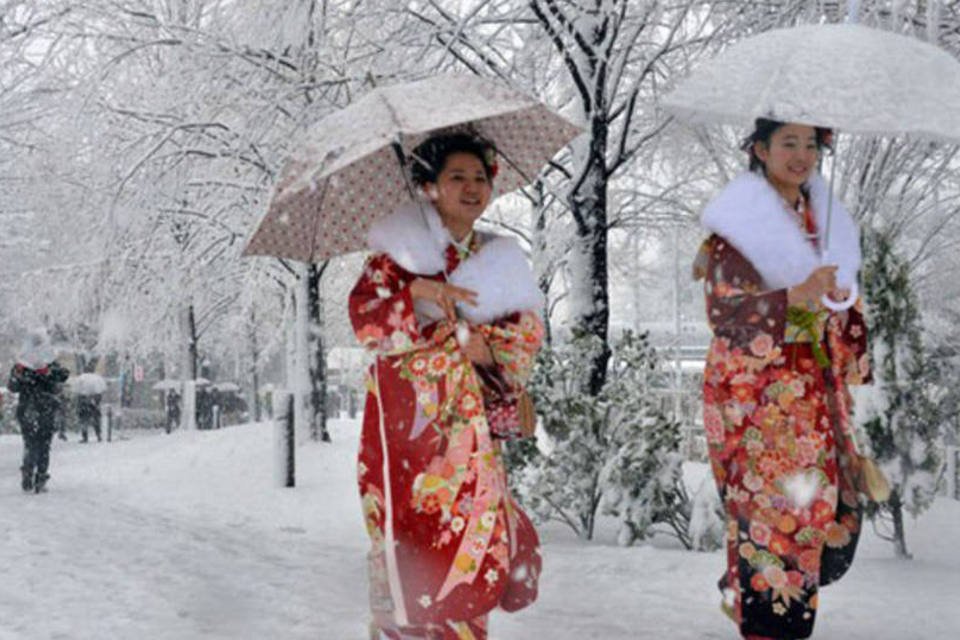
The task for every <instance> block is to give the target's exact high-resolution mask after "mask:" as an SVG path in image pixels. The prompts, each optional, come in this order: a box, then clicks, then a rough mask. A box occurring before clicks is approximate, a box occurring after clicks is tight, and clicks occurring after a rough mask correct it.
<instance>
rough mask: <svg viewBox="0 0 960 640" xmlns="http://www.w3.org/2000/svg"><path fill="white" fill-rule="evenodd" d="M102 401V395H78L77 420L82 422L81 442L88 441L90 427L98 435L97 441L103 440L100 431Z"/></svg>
mask: <svg viewBox="0 0 960 640" xmlns="http://www.w3.org/2000/svg"><path fill="white" fill-rule="evenodd" d="M100 401H101V395H100V394H99V393H95V394H84V395H80V396H77V422H79V423H80V442H87V434H88V431H89V429H91V428H92V429H93V433H94V435H95V436H97V442H102V441H103V438H102V436H101V433H100V419H101V414H100Z"/></svg>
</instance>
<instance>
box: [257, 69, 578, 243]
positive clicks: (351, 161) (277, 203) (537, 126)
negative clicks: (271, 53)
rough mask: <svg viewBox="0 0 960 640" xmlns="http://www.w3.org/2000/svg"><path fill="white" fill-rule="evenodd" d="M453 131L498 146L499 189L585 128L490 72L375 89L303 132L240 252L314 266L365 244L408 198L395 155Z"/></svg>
mask: <svg viewBox="0 0 960 640" xmlns="http://www.w3.org/2000/svg"><path fill="white" fill-rule="evenodd" d="M459 129H467V130H469V131H472V132H474V133H476V134H477V135H479V136H481V137H483V138H485V139H487V140H488V141H491V142H493V143H494V145H495V146H496V148H497V152H498V154H499V156H500V158H501V159H502V160H503V162H501V163H499V165H500V168H501V171H500V173H499V174H498V176H497V179H496V181H495V186H496V189H497V190H498V191H499V192H500V193H507V192H510V191H514V190H516V189H518V188H520V187H522V186H524V185H527V184H529V183H530V182H532V181H533V179H534V178H536V176H537V174H538V173H539V171H540V170H541V169H542V168H543V166H544V165H545V164H546V163H547V162H548V161H549V160H550V158H552V157H553V156H554V155H555V154H556V153H557V152H558V151H559V150H560V149H561V148H563V146H564V145H566V144H567V143H568V142H570V141H571V140H572V139H573V138H575V137H576V136H577V135H579V134H580V133H581V132H582V130H581V128H580V127H578V126H576V125H574V124H572V123H571V122H569V121H567V120H566V119H565V118H562V117H561V116H559V115H557V114H555V113H554V112H552V111H551V110H550V109H548V108H547V107H546V106H545V105H543V104H541V103H540V102H538V101H537V100H534V99H533V98H530V97H529V96H527V95H524V94H522V93H520V92H518V91H516V90H514V89H511V88H509V87H506V86H504V85H502V84H500V83H499V82H496V81H493V80H490V79H488V78H480V77H476V76H457V75H444V76H438V77H434V78H428V79H426V80H420V81H417V82H410V83H406V84H398V85H393V86H389V87H384V88H381V89H374V90H372V91H370V92H369V93H367V94H366V95H365V96H363V97H362V98H360V99H359V100H357V101H356V102H354V103H353V104H351V105H350V106H348V107H346V108H345V109H342V110H340V111H337V112H335V113H333V114H331V115H329V116H327V117H326V118H324V119H322V120H320V121H319V122H317V123H316V124H315V125H313V126H312V127H311V128H310V129H309V130H308V131H307V132H306V134H305V135H304V141H303V143H302V144H301V145H300V146H299V147H298V149H297V150H296V151H295V153H294V155H293V157H292V158H291V159H290V161H289V162H288V163H287V165H286V166H285V167H284V169H283V172H282V174H281V176H280V180H279V181H278V183H277V187H276V190H275V192H274V195H273V198H272V200H271V202H270V207H269V209H268V211H267V214H266V215H265V216H264V218H263V220H261V222H260V224H259V226H258V228H257V230H256V231H255V233H254V234H253V236H252V237H251V238H250V241H249V243H248V244H247V247H246V248H245V249H244V255H272V256H279V257H283V258H291V259H294V260H299V261H301V262H317V261H320V260H325V259H327V258H330V257H332V256H335V255H340V254H344V253H350V252H351V251H358V250H361V249H364V248H365V245H366V234H367V230H368V229H369V228H370V225H371V224H372V223H373V221H374V220H376V219H377V218H378V217H380V216H383V215H387V214H388V213H390V212H391V211H393V210H394V209H395V208H396V207H397V205H399V204H401V203H403V202H405V201H408V200H409V199H410V188H409V183H408V181H407V178H406V177H405V175H404V170H405V169H404V166H403V164H402V162H405V161H406V160H405V159H404V160H401V158H404V157H405V156H407V155H408V154H410V152H411V151H412V150H413V148H415V147H416V146H417V145H418V144H419V143H420V142H422V141H423V140H425V139H426V138H427V137H429V135H430V134H432V133H436V132H439V131H446V130H459ZM398 156H400V158H398Z"/></svg>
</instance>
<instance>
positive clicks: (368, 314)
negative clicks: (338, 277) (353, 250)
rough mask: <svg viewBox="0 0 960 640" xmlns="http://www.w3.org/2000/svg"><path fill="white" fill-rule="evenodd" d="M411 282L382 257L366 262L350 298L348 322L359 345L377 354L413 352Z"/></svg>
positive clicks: (415, 333) (416, 332)
mask: <svg viewBox="0 0 960 640" xmlns="http://www.w3.org/2000/svg"><path fill="white" fill-rule="evenodd" d="M412 279H413V278H412V276H411V275H410V274H408V273H406V272H404V271H403V269H401V268H400V267H399V266H398V265H397V264H396V263H395V262H394V261H393V260H392V259H391V258H390V257H389V256H387V255H386V254H382V253H381V254H376V255H374V256H371V257H370V259H369V260H367V264H366V265H365V267H364V270H363V274H362V275H361V277H360V280H359V281H358V282H357V284H356V286H354V288H353V291H352V292H351V294H350V320H351V322H352V323H353V328H354V332H355V333H356V335H357V340H358V341H359V342H360V344H362V345H363V346H364V347H366V348H367V349H369V350H371V351H376V352H378V353H381V354H393V353H403V352H405V351H409V350H410V349H413V348H416V346H417V343H418V342H419V341H420V339H421V336H420V331H419V329H418V327H417V319H416V315H415V314H414V307H413V298H412V297H411V295H410V289H409V288H408V284H409V282H410V281H412Z"/></svg>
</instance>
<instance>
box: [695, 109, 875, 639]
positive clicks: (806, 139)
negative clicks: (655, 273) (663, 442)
mask: <svg viewBox="0 0 960 640" xmlns="http://www.w3.org/2000/svg"><path fill="white" fill-rule="evenodd" d="M829 143H830V131H829V130H827V129H821V128H814V127H809V126H805V125H800V124H791V123H783V122H775V121H772V120H765V119H759V120H757V122H756V129H755V131H754V132H753V134H751V135H750V136H749V137H748V138H747V139H746V141H745V143H744V150H746V151H747V152H748V153H749V155H750V171H748V172H746V173H744V174H742V175H740V176H738V177H737V178H735V179H734V180H733V181H732V182H730V183H729V184H728V185H727V186H726V187H724V189H723V190H722V191H721V192H720V194H719V195H717V196H716V197H715V198H714V199H713V200H712V201H711V202H710V203H709V204H708V205H707V207H706V209H705V210H704V213H703V217H702V222H703V224H704V226H705V227H706V229H707V230H708V231H709V232H710V233H711V235H710V236H709V238H708V239H707V240H706V241H705V242H704V244H703V246H702V247H701V250H700V253H699V255H698V257H697V261H696V264H695V266H694V273H695V277H696V278H698V279H700V278H702V279H704V280H705V287H704V291H705V296H706V303H707V305H706V308H707V320H708V322H709V323H710V326H711V328H712V330H713V334H714V337H713V340H712V342H711V345H710V349H709V352H708V355H707V363H706V368H705V371H704V386H703V392H704V413H703V421H704V427H705V430H706V435H707V442H708V446H709V454H710V463H711V466H712V469H713V474H714V476H715V479H716V482H717V486H718V488H719V490H720V496H721V498H722V499H723V503H724V507H725V510H726V515H727V527H728V537H727V563H728V566H727V570H726V572H725V573H724V575H723V577H722V578H721V580H720V584H719V586H720V589H721V591H722V593H723V596H724V599H723V609H724V611H725V612H726V613H727V614H728V615H729V616H730V617H731V618H733V620H734V621H735V622H736V623H737V624H738V625H739V628H740V633H741V634H742V635H743V636H744V637H745V638H749V639H757V640H759V639H766V638H807V637H809V636H810V635H811V633H812V632H813V625H814V620H815V617H816V612H817V604H818V598H819V587H821V586H823V585H825V584H828V583H830V582H832V581H834V580H836V579H838V578H839V577H840V576H841V575H843V573H844V572H845V571H846V570H847V568H849V566H850V563H851V562H852V559H853V554H854V551H855V549H856V544H857V539H858V537H859V531H860V523H861V510H860V507H859V503H858V497H857V492H856V489H855V488H854V480H853V479H854V478H856V475H857V473H858V470H857V469H853V468H852V466H854V465H855V464H856V461H857V460H858V458H857V457H856V456H855V455H854V453H855V452H854V451H852V450H845V449H844V448H842V447H847V448H849V447H850V443H851V442H852V440H851V438H849V437H844V438H842V444H841V445H838V444H837V441H836V434H837V433H843V434H849V433H850V430H851V429H852V427H851V424H850V418H849V416H850V412H851V409H852V407H851V400H850V395H849V393H848V391H847V386H848V385H854V384H865V383H868V382H869V379H870V367H869V363H868V359H867V355H866V353H867V351H866V326H865V324H864V319H863V316H862V313H861V309H862V301H858V303H857V305H855V306H854V307H853V308H851V309H849V310H848V311H844V312H840V313H832V312H829V311H828V310H827V309H826V308H825V307H824V306H823V304H822V303H821V300H822V297H823V296H824V295H826V296H830V297H831V298H833V299H835V300H837V299H844V298H846V297H847V294H848V289H849V288H850V287H851V285H852V284H853V283H854V282H855V280H856V278H857V274H858V271H859V269H860V261H861V256H860V242H859V231H858V229H857V226H856V224H855V223H854V221H853V220H852V219H851V217H850V215H849V213H848V212H847V211H846V210H845V209H844V208H843V205H842V204H841V203H840V202H839V201H838V200H837V199H835V198H834V197H833V195H832V194H831V193H830V189H829V188H828V185H827V184H826V182H825V181H824V180H823V179H822V178H821V177H820V176H819V175H818V174H817V172H816V169H817V166H818V163H819V159H820V154H821V152H822V151H823V150H824V149H825V148H828V146H829ZM830 198H833V202H832V204H829V199H830ZM828 206H830V207H832V223H831V225H832V226H831V228H830V241H829V248H830V252H829V254H830V257H831V260H832V261H834V262H835V263H834V264H833V265H828V266H821V263H820V259H819V252H820V250H821V249H822V247H821V246H820V243H821V242H823V236H822V234H821V231H822V229H824V228H825V226H826V225H825V220H826V215H827V210H828Z"/></svg>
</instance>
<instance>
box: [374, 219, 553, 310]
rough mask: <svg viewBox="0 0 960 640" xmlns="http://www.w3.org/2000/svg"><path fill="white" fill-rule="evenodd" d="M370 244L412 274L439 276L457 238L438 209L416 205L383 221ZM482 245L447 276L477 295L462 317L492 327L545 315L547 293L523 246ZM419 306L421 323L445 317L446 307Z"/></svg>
mask: <svg viewBox="0 0 960 640" xmlns="http://www.w3.org/2000/svg"><path fill="white" fill-rule="evenodd" d="M367 241H368V244H369V246H370V248H371V249H372V250H374V251H380V252H383V253H386V254H388V255H389V256H390V257H391V258H392V259H393V260H394V261H395V262H396V263H397V264H399V265H400V266H401V267H403V268H404V269H406V270H407V271H410V272H411V273H417V274H422V275H434V274H437V273H440V272H442V271H443V270H444V269H445V267H446V249H447V247H448V246H449V245H450V243H451V242H452V237H451V235H450V232H449V231H448V230H447V229H446V227H444V226H443V222H442V221H441V220H440V215H439V214H438V213H437V211H436V209H434V208H433V207H432V206H431V205H430V204H427V203H422V202H416V203H408V204H405V205H402V206H400V207H398V208H397V209H396V210H395V211H394V212H393V213H391V214H389V215H387V216H385V217H384V218H381V219H380V220H377V221H376V222H375V223H374V224H373V226H372V227H371V228H370V231H369V233H368V236H367ZM480 242H481V246H480V249H479V250H478V251H477V252H476V253H475V254H473V255H471V256H469V257H468V258H467V259H465V260H464V261H463V262H461V263H460V264H459V265H458V266H457V268H456V269H454V270H453V272H452V273H450V274H449V275H448V277H447V281H448V282H450V283H451V284H454V285H456V286H458V287H463V288H465V289H471V290H473V291H476V292H477V306H476V307H473V306H470V305H467V304H459V305H458V306H457V308H458V310H459V311H460V315H461V317H463V318H464V319H466V320H467V321H468V322H471V323H473V324H486V323H489V322H492V321H494V320H496V319H498V318H502V317H504V316H507V315H510V314H512V313H516V312H518V311H533V312H536V313H539V312H540V309H541V307H542V306H543V294H542V293H541V292H540V288H539V287H538V286H537V281H536V279H535V278H534V276H533V271H532V270H531V269H530V265H529V263H528V262H527V257H526V255H525V254H524V253H523V249H521V248H520V245H519V244H518V243H517V241H516V240H515V239H513V238H509V237H506V236H499V235H494V234H488V233H481V234H480ZM415 306H416V312H417V317H418V318H419V319H420V320H421V322H433V321H435V320H439V319H441V318H442V317H443V312H442V311H441V310H440V307H438V306H437V305H435V304H433V303H432V302H430V301H427V300H417V301H416V303H415Z"/></svg>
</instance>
